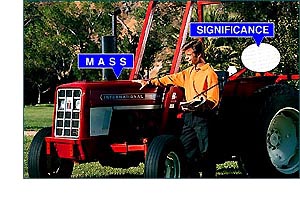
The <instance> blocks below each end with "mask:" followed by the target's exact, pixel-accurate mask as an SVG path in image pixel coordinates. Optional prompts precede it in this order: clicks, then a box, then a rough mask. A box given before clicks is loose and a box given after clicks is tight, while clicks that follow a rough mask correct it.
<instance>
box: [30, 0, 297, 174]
mask: <svg viewBox="0 0 300 202" xmlns="http://www.w3.org/2000/svg"><path fill="white" fill-rule="evenodd" d="M193 3H195V4H197V6H198V14H199V21H202V7H203V5H206V4H211V3H213V2H203V1H198V2H191V1H188V2H187V4H186V10H185V14H184V16H183V22H182V25H181V31H180V35H179V38H178V42H177V46H176V51H175V54H174V58H173V62H172V67H171V70H170V73H171V74H172V73H174V72H177V71H178V67H179V63H180V60H181V53H180V48H181V47H182V45H183V43H184V41H185V38H186V35H187V30H188V25H189V20H190V16H191V10H192V5H193ZM155 4H156V2H155V1H152V0H151V1H150V2H149V5H148V10H147V12H146V17H145V21H144V25H143V29H142V33H141V36H140V41H139V44H138V47H137V51H136V54H135V62H134V68H133V69H132V72H131V75H130V79H129V80H123V81H121V80H117V81H99V82H86V81H77V82H73V83H68V84H63V85H60V86H58V87H57V89H56V93H55V99H54V114H53V124H52V127H49V128H43V129H41V130H40V131H39V132H38V133H37V134H36V135H35V137H34V139H33V141H32V143H31V145H30V151H29V157H28V158H29V159H28V172H29V177H31V178H48V177H49V178H56V177H62V178H68V177H70V176H71V174H72V171H73V166H74V163H75V162H77V163H87V162H94V161H99V162H100V163H101V164H102V165H110V166H113V167H129V166H135V165H137V164H138V163H140V162H144V163H145V171H144V175H145V177H147V178H164V177H166V178H180V177H185V176H186V174H187V172H188V171H185V170H184V166H183V164H184V161H185V158H184V155H183V148H182V144H181V142H180V140H179V135H180V132H181V127H182V119H181V114H182V111H181V109H180V106H179V103H180V102H181V101H183V100H184V93H183V90H182V89H181V88H179V87H176V86H174V87H166V88H162V87H153V86H146V87H145V88H143V89H142V90H139V88H140V85H139V84H138V83H134V82H132V80H133V79H136V75H137V74H138V71H139V67H140V64H141V59H142V55H143V52H144V49H145V44H146V40H147V35H148V31H149V29H150V25H151V20H152V16H153V12H154V8H155ZM246 71H247V70H246V69H242V70H240V71H239V72H237V73H235V74H234V75H231V76H228V72H226V71H217V74H218V76H219V87H220V95H221V102H220V105H219V107H218V109H217V110H216V115H215V117H214V121H213V127H212V133H211V134H210V137H209V138H210V140H209V142H210V146H209V151H210V153H211V155H210V158H211V159H210V160H211V162H213V163H220V162H225V161H227V160H231V159H232V157H233V156H235V157H236V159H237V160H238V162H239V165H240V166H241V168H242V169H243V170H244V171H245V173H246V174H247V175H248V176H250V177H299V91H298V90H297V89H296V88H295V87H293V86H291V85H289V84H288V83H289V81H291V80H299V75H274V74H264V75H261V76H252V77H242V74H243V73H244V72H246Z"/></svg>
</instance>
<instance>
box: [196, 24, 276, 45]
mask: <svg viewBox="0 0 300 202" xmlns="http://www.w3.org/2000/svg"><path fill="white" fill-rule="evenodd" d="M190 37H253V39H254V40H255V43H256V44H257V46H259V45H260V43H261V42H262V40H263V38H264V37H274V23H272V22H209V23H208V22H192V23H190Z"/></svg>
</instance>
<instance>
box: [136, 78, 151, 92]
mask: <svg viewBox="0 0 300 202" xmlns="http://www.w3.org/2000/svg"><path fill="white" fill-rule="evenodd" d="M132 82H134V83H139V84H141V85H142V86H141V87H140V90H142V89H143V88H144V87H145V86H146V85H148V84H150V80H132Z"/></svg>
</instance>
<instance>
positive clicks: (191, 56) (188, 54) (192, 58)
mask: <svg viewBox="0 0 300 202" xmlns="http://www.w3.org/2000/svg"><path fill="white" fill-rule="evenodd" d="M184 54H185V60H186V61H187V62H188V63H189V64H190V65H191V64H194V65H195V64H198V63H199V57H198V56H197V55H196V54H195V53H194V51H193V49H192V48H189V49H187V50H186V51H184Z"/></svg>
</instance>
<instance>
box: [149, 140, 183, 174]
mask: <svg viewBox="0 0 300 202" xmlns="http://www.w3.org/2000/svg"><path fill="white" fill-rule="evenodd" d="M184 162H185V157H184V150H183V146H182V144H181V141H180V140H179V138H176V137H175V136H173V135H160V136H157V137H155V138H154V139H153V140H152V141H151V143H150V146H149V149H148V152H147V155H146V161H145V171H144V176H145V178H183V177H185V169H184Z"/></svg>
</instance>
